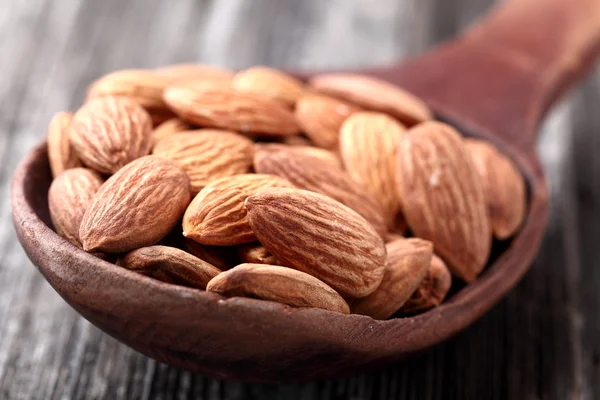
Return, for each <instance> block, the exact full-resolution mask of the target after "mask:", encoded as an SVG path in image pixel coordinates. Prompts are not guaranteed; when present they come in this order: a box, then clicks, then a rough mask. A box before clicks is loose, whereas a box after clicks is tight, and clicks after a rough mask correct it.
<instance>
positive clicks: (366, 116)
mask: <svg viewBox="0 0 600 400" xmlns="http://www.w3.org/2000/svg"><path fill="white" fill-rule="evenodd" d="M405 130H406V129H405V128H404V126H403V125H401V124H400V123H398V122H397V121H396V120H394V119H393V118H391V117H389V116H388V115H386V114H382V113H375V112H367V111H363V112H358V113H354V114H353V115H352V116H350V117H349V118H348V119H347V120H346V121H345V122H344V124H343V125H342V128H341V132H340V154H341V157H342V161H343V163H344V166H345V167H346V171H348V174H349V175H350V177H351V178H352V179H354V181H356V182H357V183H358V184H359V185H361V186H362V187H364V188H365V189H366V190H367V191H368V193H369V195H370V196H371V197H372V198H373V199H376V200H377V201H378V202H379V205H380V206H381V209H382V211H383V215H384V217H385V219H386V221H387V224H388V227H389V228H390V229H393V228H394V227H395V225H396V224H395V222H396V215H397V214H398V212H399V210H400V199H399V196H398V191H397V188H396V152H397V148H398V145H399V144H400V141H401V140H402V137H403V136H404V132H405Z"/></svg>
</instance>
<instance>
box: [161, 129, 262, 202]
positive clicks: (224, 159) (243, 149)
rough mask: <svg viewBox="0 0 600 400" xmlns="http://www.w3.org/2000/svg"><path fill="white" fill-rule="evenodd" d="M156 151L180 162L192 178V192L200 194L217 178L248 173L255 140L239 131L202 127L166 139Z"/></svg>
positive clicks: (162, 155)
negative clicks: (239, 133) (238, 132)
mask: <svg viewBox="0 0 600 400" xmlns="http://www.w3.org/2000/svg"><path fill="white" fill-rule="evenodd" d="M152 154H154V155H157V156H160V157H163V158H166V159H169V160H173V161H175V162H176V163H177V164H179V165H180V166H181V167H182V168H183V169H184V170H185V172H186V173H187V174H188V176H189V178H190V181H191V189H192V194H196V193H198V192H200V190H202V188H204V187H205V186H206V185H207V184H208V183H209V182H211V181H214V180H215V179H219V178H222V177H225V176H231V175H236V174H243V173H245V172H248V171H249V170H250V167H251V166H252V158H253V156H254V143H253V142H252V141H251V140H249V139H248V138H246V137H244V136H241V135H238V134H237V133H235V132H228V131H220V130H215V129H200V130H196V131H184V132H179V133H176V134H174V135H171V136H167V137H166V138H163V139H162V140H160V141H159V142H158V143H157V144H156V145H155V146H154V149H153V150H152Z"/></svg>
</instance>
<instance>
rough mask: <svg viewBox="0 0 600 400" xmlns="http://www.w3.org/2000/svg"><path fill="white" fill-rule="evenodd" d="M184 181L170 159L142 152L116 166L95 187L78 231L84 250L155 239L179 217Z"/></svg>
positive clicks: (185, 199)
mask: <svg viewBox="0 0 600 400" xmlns="http://www.w3.org/2000/svg"><path fill="white" fill-rule="evenodd" d="M189 186H190V182H189V179H188V177H187V176H186V174H185V172H184V171H183V170H182V169H181V168H180V167H179V166H178V165H177V164H175V163H174V162H173V161H170V160H165V159H163V158H160V157H156V156H146V157H142V158H140V159H138V160H135V161H133V162H131V163H129V164H127V165H126V166H125V167H123V168H121V169H120V170H119V171H118V172H117V173H116V174H114V175H113V176H111V177H110V178H109V179H108V180H107V181H106V182H105V183H104V185H102V187H101V188H100V190H98V192H97V193H96V196H95V197H94V199H93V201H92V203H91V205H90V206H89V207H88V209H87V210H86V212H85V215H84V216H83V221H82V222H81V228H80V229H79V237H80V239H81V242H82V244H83V249H84V250H85V251H104V252H107V253H122V252H126V251H130V250H134V249H137V248H140V247H144V246H150V245H153V244H156V243H157V242H158V241H159V240H161V239H162V238H163V237H165V236H166V235H167V234H168V233H169V232H170V231H171V230H172V229H173V228H174V227H175V225H176V224H177V223H178V222H179V221H180V219H181V217H182V216H183V213H184V211H185V209H186V207H187V206H188V204H189V202H190V190H189Z"/></svg>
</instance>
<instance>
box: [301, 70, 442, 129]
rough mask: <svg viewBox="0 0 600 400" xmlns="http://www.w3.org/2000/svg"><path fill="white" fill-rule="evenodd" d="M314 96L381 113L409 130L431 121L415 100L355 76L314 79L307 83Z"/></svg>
mask: <svg viewBox="0 0 600 400" xmlns="http://www.w3.org/2000/svg"><path fill="white" fill-rule="evenodd" d="M309 84H310V86H312V87H313V88H314V89H315V90H316V91H317V92H320V93H323V94H326V95H329V96H333V97H337V98H339V99H342V100H345V101H348V102H350V103H354V104H356V105H358V106H360V107H364V108H365V109H367V110H373V111H381V112H384V113H386V114H390V115H391V116H393V117H395V118H398V119H399V120H400V121H402V122H403V123H405V124H407V125H409V126H412V125H415V124H418V123H420V122H423V121H427V120H430V119H431V118H432V113H431V110H429V107H427V105H426V104H425V103H424V102H423V101H421V100H420V99H419V98H417V97H415V96H414V95H412V94H410V93H409V92H407V91H405V90H403V89H400V88H399V87H398V86H394V85H392V84H391V83H388V82H385V81H382V80H380V79H376V78H371V77H368V76H362V75H356V74H338V73H332V74H324V75H317V76H315V77H314V78H312V79H311V80H310V81H309Z"/></svg>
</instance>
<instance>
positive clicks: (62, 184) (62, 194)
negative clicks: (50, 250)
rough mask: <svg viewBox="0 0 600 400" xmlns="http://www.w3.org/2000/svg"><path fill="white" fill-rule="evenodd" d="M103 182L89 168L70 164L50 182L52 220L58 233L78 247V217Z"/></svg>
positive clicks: (79, 220) (49, 195)
mask: <svg viewBox="0 0 600 400" xmlns="http://www.w3.org/2000/svg"><path fill="white" fill-rule="evenodd" d="M103 182H104V180H103V179H102V177H101V176H100V175H99V174H98V173H97V172H94V171H92V170H91V169H86V168H72V169H68V170H66V171H64V172H63V173H61V174H60V175H58V176H57V177H56V179H54V181H52V184H51V185H50V190H49V191H48V207H49V209H50V218H51V219H52V224H54V228H55V229H56V232H57V233H58V234H59V235H60V236H62V237H64V238H65V239H67V240H68V241H69V242H71V243H73V244H74V245H75V246H77V247H81V241H80V240H79V227H80V225H81V220H82V219H83V215H84V213H85V211H86V210H87V208H88V206H89V205H90V203H91V202H92V199H93V198H94V195H95V194H96V192H97V191H98V189H100V186H102V183H103Z"/></svg>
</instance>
